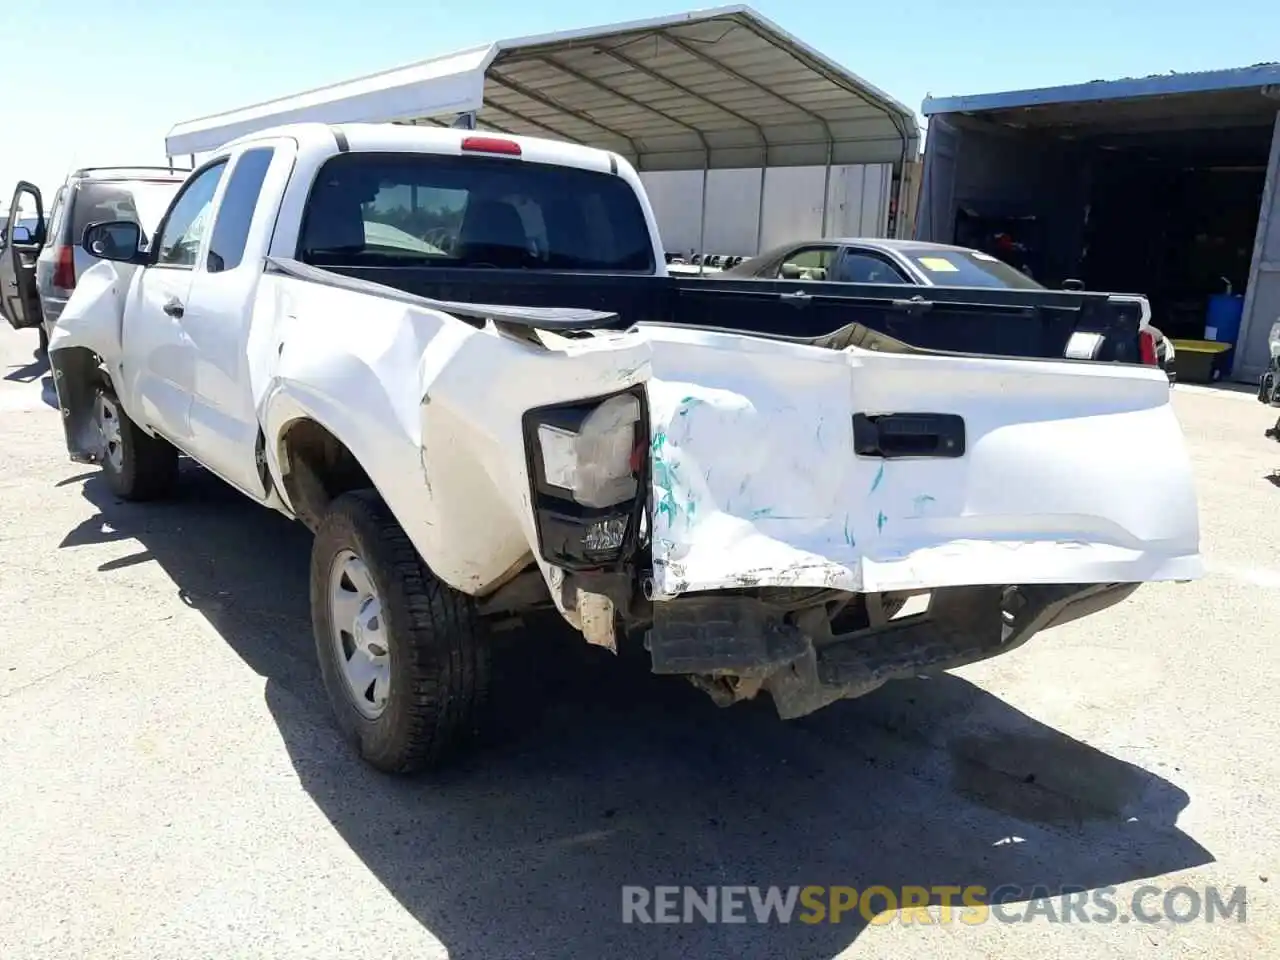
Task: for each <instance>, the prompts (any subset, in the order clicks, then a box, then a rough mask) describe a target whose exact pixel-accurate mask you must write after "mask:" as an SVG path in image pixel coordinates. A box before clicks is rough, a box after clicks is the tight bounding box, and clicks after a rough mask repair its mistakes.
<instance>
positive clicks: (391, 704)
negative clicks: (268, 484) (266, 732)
mask: <svg viewBox="0 0 1280 960" xmlns="http://www.w3.org/2000/svg"><path fill="white" fill-rule="evenodd" d="M311 620H312V627H313V630H314V633H315V642H316V653H317V655H318V656H319V660H320V671H321V674H322V675H323V678H324V684H325V689H326V690H327V692H328V694H329V700H330V703H331V704H332V706H333V710H334V713H335V716H336V719H337V722H338V726H339V727H340V728H341V730H342V731H343V733H344V734H345V735H346V736H347V738H348V739H349V740H351V741H352V743H353V744H354V745H355V747H356V749H357V750H358V751H359V752H360V755H361V756H362V757H363V758H364V759H365V761H366V762H368V763H369V764H370V765H371V766H373V767H375V768H377V769H379V770H382V771H384V772H387V773H415V772H418V771H420V770H423V769H426V768H429V767H432V766H436V765H438V764H439V763H441V762H442V761H444V760H446V759H447V758H449V757H450V756H452V755H453V754H454V753H455V752H456V751H457V749H458V748H459V747H461V746H462V745H463V744H464V743H465V742H467V741H469V740H471V739H472V736H473V734H475V733H476V732H478V728H479V727H480V725H481V723H482V720H483V717H482V712H483V708H484V706H485V702H486V695H487V693H488V688H489V682H490V669H489V668H490V638H489V632H488V630H487V629H486V625H485V624H484V622H483V621H482V620H481V618H480V616H479V615H478V613H477V612H476V609H475V604H474V602H473V601H472V599H471V598H470V597H468V596H466V595H464V594H462V593H459V592H458V591H456V590H453V589H452V588H450V587H448V586H446V585H445V584H444V583H441V582H440V581H439V580H437V579H436V578H435V576H434V575H433V574H432V573H431V571H430V570H429V569H427V566H426V564H424V563H423V562H422V559H421V558H420V557H419V556H418V552H417V550H416V549H415V548H414V546H413V544H412V543H411V542H410V540H409V538H408V536H406V535H405V533H404V531H403V530H402V529H401V528H400V525H399V524H398V523H397V522H396V520H395V517H394V516H392V514H391V511H390V510H389V509H388V508H387V506H386V505H385V504H384V503H383V502H382V500H381V498H379V497H378V496H377V494H376V493H374V492H372V491H359V492H356V493H348V494H344V495H342V496H340V497H338V498H337V499H336V500H334V501H333V503H332V505H331V506H330V509H329V512H328V513H327V514H326V515H325V517H324V519H323V520H322V521H321V523H320V527H319V529H318V530H317V531H316V538H315V543H314V545H313V547H312V553H311Z"/></svg>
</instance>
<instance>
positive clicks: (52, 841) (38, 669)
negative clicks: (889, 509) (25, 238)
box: [0, 329, 1280, 960]
mask: <svg viewBox="0 0 1280 960" xmlns="http://www.w3.org/2000/svg"><path fill="white" fill-rule="evenodd" d="M34 344H35V336H34V334H31V333H29V332H24V333H21V334H14V333H12V332H10V331H8V330H7V329H6V330H4V331H2V332H0V374H2V375H3V379H0V438H3V441H4V447H5V449H6V451H7V453H6V454H5V456H4V459H3V461H2V462H3V466H2V467H0V494H2V496H0V542H2V544H3V549H4V562H3V566H2V567H0V617H3V622H5V623H7V624H9V626H8V628H7V629H6V631H5V633H6V642H5V643H4V644H3V647H2V648H0V818H2V820H3V823H4V842H3V843H0V957H4V958H6V960H8V958H13V960H25V958H33V960H35V958H39V960H44V958H54V957H57V958H63V957H65V958H87V957H93V958H100V957H101V958H117V957H119V958H135V957H138V958H141V957H156V958H160V957H164V958H172V957H181V958H183V960H196V958H200V957H211V958H219V960H223V958H227V957H232V956H234V957H237V958H240V957H271V958H293V957H298V958H307V960H321V958H329V957H335V958H336V957H350V956H385V957H397V958H400V957H404V958H408V957H413V958H415V960H429V958H436V957H445V956H449V957H453V958H457V960H473V958H474V960H507V958H511V960H514V958H532V957H546V958H557V960H561V958H563V960H573V958H582V960H599V958H612V957H626V958H628V960H638V958H645V957H715V958H719V957H725V958H733V960H739V958H755V957H761V958H765V957H768V958H778V957H786V958H788V960H793V958H797V960H798V958H807V957H834V956H841V957H859V958H861V957H866V958H874V957H883V956H920V957H935V956H936V957H965V958H978V957H1008V958H1011V960H1012V958H1023V957H1029V956H1035V957H1037V958H1041V960H1050V958H1057V957H1062V958H1070V960H1080V958H1089V957H1115V956H1126V957H1127V956H1144V957H1145V956H1151V955H1152V953H1151V950H1152V948H1153V947H1159V948H1161V951H1162V954H1161V955H1164V956H1194V957H1210V956H1212V957H1223V958H1232V957H1262V956H1268V955H1271V956H1275V955H1277V954H1278V953H1280V948H1277V947H1276V946H1275V944H1277V943H1280V929H1278V927H1277V921H1276V915H1275V905H1276V904H1275V900H1276V898H1275V896H1274V894H1273V892H1272V891H1273V889H1274V884H1275V883H1277V882H1280V879H1277V878H1275V877H1272V876H1271V875H1270V873H1271V871H1272V870H1274V869H1275V868H1276V867H1277V866H1280V856H1278V855H1280V835H1278V831H1277V818H1278V817H1280V808H1278V807H1277V806H1276V804H1275V803H1274V798H1273V793H1272V791H1273V790H1275V789H1276V787H1277V784H1280V761H1278V760H1277V752H1276V750H1275V748H1274V744H1275V743H1276V742H1277V739H1278V738H1280V716H1278V714H1277V710H1276V706H1275V704H1276V701H1275V697H1274V690H1275V688H1274V683H1275V682H1276V676H1277V673H1278V671H1277V666H1280V663H1278V661H1280V654H1278V653H1277V644H1276V637H1277V636H1280V562H1278V561H1276V559H1275V558H1274V555H1273V554H1274V551H1275V550H1276V545H1277V544H1280V511H1277V509H1276V505H1277V502H1278V501H1280V489H1277V488H1276V486H1274V485H1273V484H1272V483H1271V482H1268V479H1267V478H1268V476H1269V475H1270V474H1271V472H1272V469H1273V467H1280V446H1277V445H1276V444H1275V443H1274V442H1272V441H1270V440H1267V439H1265V438H1264V437H1263V430H1264V429H1265V428H1266V427H1267V426H1269V425H1270V423H1271V421H1272V419H1273V417H1272V416H1271V414H1270V413H1269V411H1268V410H1267V409H1265V408H1263V407H1262V406H1261V405H1260V404H1258V403H1256V402H1254V401H1253V400H1252V398H1251V396H1250V395H1248V394H1242V393H1230V392H1225V391H1219V390H1207V389H1196V388H1192V387H1182V386H1180V387H1178V388H1177V389H1176V390H1175V397H1174V404H1175V406H1176V408H1177V410H1178V413H1179V415H1180V417H1181V419H1182V422H1183V425H1184V428H1185V430H1186V435H1187V439H1188V442H1189V444H1190V448H1191V451H1192V455H1193V457H1194V461H1195V468H1196V471H1197V475H1198V481H1199V491H1200V503H1201V510H1202V514H1201V516H1202V526H1203V547H1204V552H1205V555H1206V558H1207V561H1208V563H1209V566H1210V570H1211V573H1210V575H1209V576H1208V577H1207V578H1205V579H1204V580H1203V581H1200V582H1198V583H1195V584H1190V585H1158V586H1148V587H1144V588H1143V589H1142V590H1140V591H1139V592H1138V593H1137V594H1136V595H1135V596H1134V597H1133V598H1132V599H1130V600H1128V601H1127V602H1125V603H1124V604H1122V605H1120V606H1119V607H1116V608H1113V609H1111V610H1109V611H1107V612H1106V613H1104V614H1101V615H1099V616H1097V617H1093V618H1090V619H1087V620H1085V621H1083V622H1081V623H1077V624H1072V625H1069V626H1066V627H1063V628H1060V629H1059V630H1055V631H1053V632H1051V633H1049V634H1045V635H1043V636H1042V637H1041V638H1038V639H1037V640H1035V641H1033V642H1032V643H1030V644H1028V645H1027V646H1026V647H1024V648H1022V649H1021V650H1019V651H1017V652H1016V653H1014V654H1011V655H1010V656H1008V657H1004V658H1000V659H997V660H995V661H992V662H989V663H986V664H979V665H976V666H974V667H970V668H967V669H964V670H961V671H958V672H957V673H956V674H955V675H950V676H946V677H942V678H939V679H935V680H930V681H916V682H912V683H902V684H894V685H891V686H890V687H886V688H884V689H882V690H881V691H878V692H877V693H875V694H873V695H871V696H869V697H866V698H864V699H862V700H859V701H854V702H849V703H844V704H839V705H837V706H834V707H832V708H830V709H828V710H826V711H824V712H822V713H819V714H818V715H816V716H814V717H811V718H809V719H807V720H804V721H801V722H798V723H796V724H793V725H787V726H784V725H783V724H781V723H780V722H779V721H777V720H776V719H775V718H774V716H773V715H772V713H771V712H770V710H769V708H768V706H767V704H762V705H759V706H757V705H743V706H739V707H736V708H733V709H731V710H727V711H721V710H718V709H717V708H715V707H714V706H712V705H711V703H710V701H708V700H706V699H704V698H703V696H702V695H701V694H699V693H697V692H696V691H694V690H692V689H691V688H689V689H687V688H686V687H685V686H684V685H683V684H681V683H679V682H677V681H664V680H659V679H657V678H652V677H649V676H647V675H646V674H645V673H644V672H643V671H642V670H640V671H637V670H633V669H629V668H628V666H627V665H626V664H620V663H617V662H614V661H608V662H603V663H595V662H590V663H588V662H586V659H584V658H586V655H585V654H578V655H575V656H569V657H564V658H563V662H559V661H558V660H557V661H555V664H556V665H555V667H554V669H552V668H548V670H547V671H546V673H545V676H544V678H543V679H544V682H543V683H542V684H541V685H540V686H538V687H537V688H536V689H537V691H538V692H537V693H533V694H531V695H530V701H529V703H528V704H526V705H525V707H524V710H525V712H524V713H523V714H522V716H521V720H522V722H521V730H520V732H519V734H518V735H517V736H515V737H514V738H512V739H511V740H510V741H509V742H506V743H503V744H501V745H498V746H496V747H494V748H492V749H490V750H489V751H487V752H485V753H483V754H481V755H478V756H476V757H475V758H474V759H472V760H470V761H468V762H467V763H466V764H465V765H464V766H462V767H460V768H457V769H454V770H452V771H450V772H449V773H448V774H446V775H440V776H437V777H434V778H430V779H427V780H422V781H417V782H402V781H393V780H389V779H386V778H383V777H380V776H377V775H375V774H373V773H371V772H369V771H368V770H366V769H365V768H364V767H362V766H361V764H360V763H359V762H357V761H356V760H355V758H354V757H353V756H352V755H351V754H350V753H349V752H348V750H347V748H346V747H345V745H344V744H343V743H342V742H340V741H339V739H338V738H337V736H336V735H335V733H334V729H333V727H332V726H331V723H330V720H329V714H328V708H327V704H326V702H325V699H324V695H323V691H322V689H321V686H320V681H319V677H318V672H317V668H316V665H315V658H314V653H313V649H312V641H311V637H310V629H309V624H308V620H307V611H306V606H307V601H306V591H307V582H306V568H307V551H308V536H307V534H306V532H305V531H304V530H303V529H302V528H301V527H300V526H298V525H293V524H290V523H288V522H286V521H285V520H284V519H282V518H280V517H278V516H276V515H274V514H272V513H269V512H267V511H263V510H259V509H258V508H255V507H253V506H252V505H251V504H249V503H247V502H244V501H242V500H241V499H239V497H238V495H236V494H234V493H233V492H231V491H229V490H227V489H226V488H224V487H223V486H222V485H221V484H220V483H219V482H218V481H216V480H214V479H212V478H211V477H209V476H208V475H206V474H204V473H203V472H201V471H198V470H191V471H188V472H187V474H186V476H185V477H184V483H183V487H182V493H181V496H180V498H179V499H178V500H177V501H175V502H173V503H168V504H163V505H154V506H151V507H134V506H129V505H125V504H122V503H118V502H116V501H115V500H114V499H113V498H112V497H111V496H110V495H109V493H108V492H107V491H106V489H105V487H104V485H103V484H102V482H101V481H100V479H99V478H98V477H97V476H96V471H94V470H92V469H86V468H84V467H81V466H77V465H75V464H71V463H69V462H68V461H67V459H66V457H65V454H64V450H63V446H62V436H61V431H60V429H59V423H58V418H57V415H56V412H55V411H54V410H53V409H52V406H51V405H50V403H49V400H50V394H51V388H50V387H49V381H47V380H46V379H45V378H46V377H47V373H46V372H45V371H44V370H43V368H42V367H41V366H40V365H38V364H34V363H33V362H32V360H31V349H32V348H33V347H34ZM587 659H589V658H587ZM1268 797H1272V798H1273V799H1272V800H1268V799H1267V798H1268ZM1268 881H1270V882H1268ZM624 884H639V885H648V886H653V885H659V884H673V885H683V884H689V885H705V884H742V885H751V884H756V885H769V884H778V885H782V886H787V885H791V884H799V885H810V884H821V885H848V886H852V887H855V888H858V889H862V888H865V887H867V886H869V885H872V884H880V885H884V886H887V887H890V888H895V887H901V886H902V885H923V886H936V885H942V884H954V885H957V886H965V885H981V886H984V887H986V888H987V889H988V890H994V889H996V888H998V887H1000V886H1002V885H1005V884H1015V885H1018V886H1020V887H1022V888H1023V889H1024V890H1028V891H1029V890H1031V889H1032V888H1033V887H1034V886H1036V885H1043V886H1044V887H1046V888H1050V889H1053V890H1059V889H1061V888H1063V887H1073V886H1075V887H1083V888H1087V889H1090V890H1095V889H1099V888H1107V887H1117V888H1119V892H1118V894H1117V897H1118V900H1119V901H1120V912H1121V914H1123V915H1125V916H1128V911H1127V909H1126V904H1127V897H1128V896H1129V894H1130V893H1131V892H1132V891H1134V890H1136V889H1137V888H1139V887H1141V886H1142V885H1144V884H1154V885H1156V886H1158V887H1160V888H1161V889H1170V888H1173V887H1176V886H1181V885H1186V886H1191V887H1194V888H1196V889H1198V890H1204V889H1205V887H1206V886H1209V885H1217V886H1219V887H1223V888H1226V889H1227V890H1231V889H1234V888H1235V887H1237V886H1239V885H1243V886H1245V887H1247V889H1248V921H1247V922H1246V923H1243V924H1241V923H1238V922H1234V921H1230V922H1224V921H1222V920H1221V919H1220V920H1218V921H1217V922H1215V923H1212V924H1211V923H1206V922H1203V921H1200V922H1190V923H1184V924H1178V923H1173V922H1170V921H1167V920H1166V921H1161V922H1157V923H1138V922H1132V923H1127V924H1126V923H1123V922H1119V921H1117V922H1114V923H1109V924H1105V923H1096V922H1095V923H1081V922H1078V920H1077V921H1076V922H1071V923H1067V924H1054V923H1050V922H1048V920H1046V919H1045V918H1044V917H1043V916H1041V917H1038V918H1035V919H1034V920H1033V922H998V921H997V920H996V919H995V918H992V919H991V920H990V921H989V922H987V923H984V924H981V925H967V924H961V923H951V924H937V925H933V926H928V927H925V926H921V925H918V924H905V923H900V922H894V923H889V924H886V925H883V926H881V925H869V924H867V922H866V920H865V919H861V918H856V914H855V915H854V917H853V918H851V917H850V916H846V917H845V918H844V919H843V922H841V923H839V924H832V923H824V924H817V925H805V924H800V923H791V924H789V925H781V924H774V925H768V926H761V925H757V924H754V923H752V924H746V925H723V924H721V925H706V924H702V923H696V924H691V925H687V924H678V925H673V926H645V925H634V924H631V925H626V924H623V923H622V922H621V893H620V888H621V887H622V885H624ZM1028 896H1029V894H1028ZM1025 899H1026V897H1024V898H1023V900H1024V902H1023V903H1022V904H1021V906H1020V907H1019V908H1018V909H1015V910H1011V911H1009V915H1012V916H1015V917H1016V916H1018V915H1020V914H1022V913H1025V912H1026V903H1025ZM1150 903H1152V904H1153V905H1154V906H1155V907H1156V908H1158V907H1159V903H1160V900H1159V897H1156V898H1155V899H1153V900H1151V901H1150Z"/></svg>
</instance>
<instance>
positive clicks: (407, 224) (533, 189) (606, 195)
mask: <svg viewBox="0 0 1280 960" xmlns="http://www.w3.org/2000/svg"><path fill="white" fill-rule="evenodd" d="M298 259H299V260H301V261H303V262H304V263H310V264H313V265H316V266H341V265H351V266H361V265H371V266H387V265H396V264H406V265H408V264H412V265H414V266H424V265H425V266H441V267H472V266H481V267H484V266H488V267H498V268H503V269H535V270H536V269H543V270H564V271H591V272H609V273H652V272H654V270H655V269H656V264H655V262H654V253H653V242H652V240H651V238H650V234H649V227H648V222H647V221H646V220H645V216H644V210H643V208H642V207H641V205H640V201H639V198H638V197H637V196H636V194H635V191H634V190H633V189H632V188H631V186H630V185H629V184H628V183H627V181H626V180H624V179H622V178H621V177H618V176H615V175H613V174H608V173H600V172H596V171H592V170H582V169H578V168H575V167H567V166H557V165H551V164H539V163H531V162H529V161H524V160H508V159H496V158H491V157H473V156H466V157H452V156H440V155H434V154H416V153H415V154H391V153H346V154H339V155H338V156H336V157H333V158H331V159H330V160H329V161H327V162H326V163H325V165H324V166H323V167H322V168H321V170H320V172H319V173H318V174H317V175H316V180H315V183H314V184H313V185H312V188H311V194H310V196H309V197H308V199H307V207H306V209H305V211H304V213H303V218H302V231H301V235H300V239H299V243H298Z"/></svg>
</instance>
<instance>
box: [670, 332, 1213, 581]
mask: <svg viewBox="0 0 1280 960" xmlns="http://www.w3.org/2000/svg"><path fill="white" fill-rule="evenodd" d="M649 335H650V339H651V342H652V345H653V379H652V380H651V382H650V385H649V390H650V403H651V437H650V448H651V469H652V476H653V494H652V495H653V531H652V539H653V565H654V573H653V579H654V594H655V596H656V597H663V598H670V597H674V596H678V595H680V594H684V593H690V592H696V591H705V590H720V589H734V588H742V587H755V586H789V587H829V588H833V589H839V590H850V591H857V592H874V591H888V590H912V589H933V588H938V587H945V586H956V585H965V584H993V585H994V584H1049V583H1113V582H1144V581H1154V580H1189V579H1195V578H1197V577H1199V576H1200V575H1201V560H1200V556H1199V525H1198V514H1197V507H1196V498H1195V490H1194V487H1193V484H1192V477H1191V468H1190V461H1189V458H1188V456H1187V453H1186V449H1185V446H1184V442H1183V438H1182V434H1181V429H1180V427H1179V425H1178V422H1177V420H1176V418H1175V416H1174V413H1173V410H1172V408H1171V407H1170V405H1169V387H1168V382H1167V380H1166V379H1165V377H1164V375H1163V374H1162V373H1160V371H1158V370H1150V369H1144V368H1139V367H1134V366H1129V365H1123V364H1106V363H1069V362H1055V361H1033V360H1012V359H1001V358H988V357H968V356H939V355H936V354H935V355H926V354H909V353H908V354H886V353H878V352H875V351H870V350H863V349H859V348H850V349H847V350H843V351H837V350H824V349H820V348H817V347H813V346H808V345H802V344H787V343H779V342H778V341H776V340H774V341H765V340H761V339H758V338H752V337H748V336H740V335H734V334H726V333H718V332H707V331H698V330H691V329H679V328H674V327H653V328H650V330H649Z"/></svg>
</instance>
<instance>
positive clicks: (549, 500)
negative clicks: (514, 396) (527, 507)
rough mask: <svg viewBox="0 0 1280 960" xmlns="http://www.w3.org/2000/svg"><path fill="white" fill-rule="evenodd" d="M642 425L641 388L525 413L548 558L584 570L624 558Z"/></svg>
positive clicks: (639, 470)
mask: <svg viewBox="0 0 1280 960" xmlns="http://www.w3.org/2000/svg"><path fill="white" fill-rule="evenodd" d="M647 423H648V415H647V412H646V397H645V393H644V391H643V390H628V391H626V392H625V393H620V394H615V395H613V396H611V397H605V398H603V399H596V400H591V401H585V402H583V403H576V404H568V405H565V406H552V407H542V408H540V409H537V410H530V411H529V412H527V413H526V414H525V416H524V433H525V443H526V446H527V453H528V458H529V459H528V464H529V473H530V481H531V486H532V490H531V493H532V495H533V497H532V501H533V502H532V506H533V508H534V522H535V524H536V526H537V532H538V545H539V551H540V553H541V554H542V556H543V558H544V559H545V560H546V561H547V562H548V563H551V564H554V565H555V566H558V567H562V568H564V569H566V570H584V569H599V568H601V567H605V566H608V565H609V564H612V563H617V562H619V561H620V560H623V559H625V557H626V555H627V551H628V550H629V549H630V548H631V547H632V546H634V544H635V541H636V538H637V536H638V533H639V522H640V512H641V507H642V506H643V504H644V503H645V496H646V492H647V488H648V485H647V483H645V479H644V478H645V474H646V472H647V462H646V456H645V454H646V452H647V451H648V449H649V433H648V428H647Z"/></svg>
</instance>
